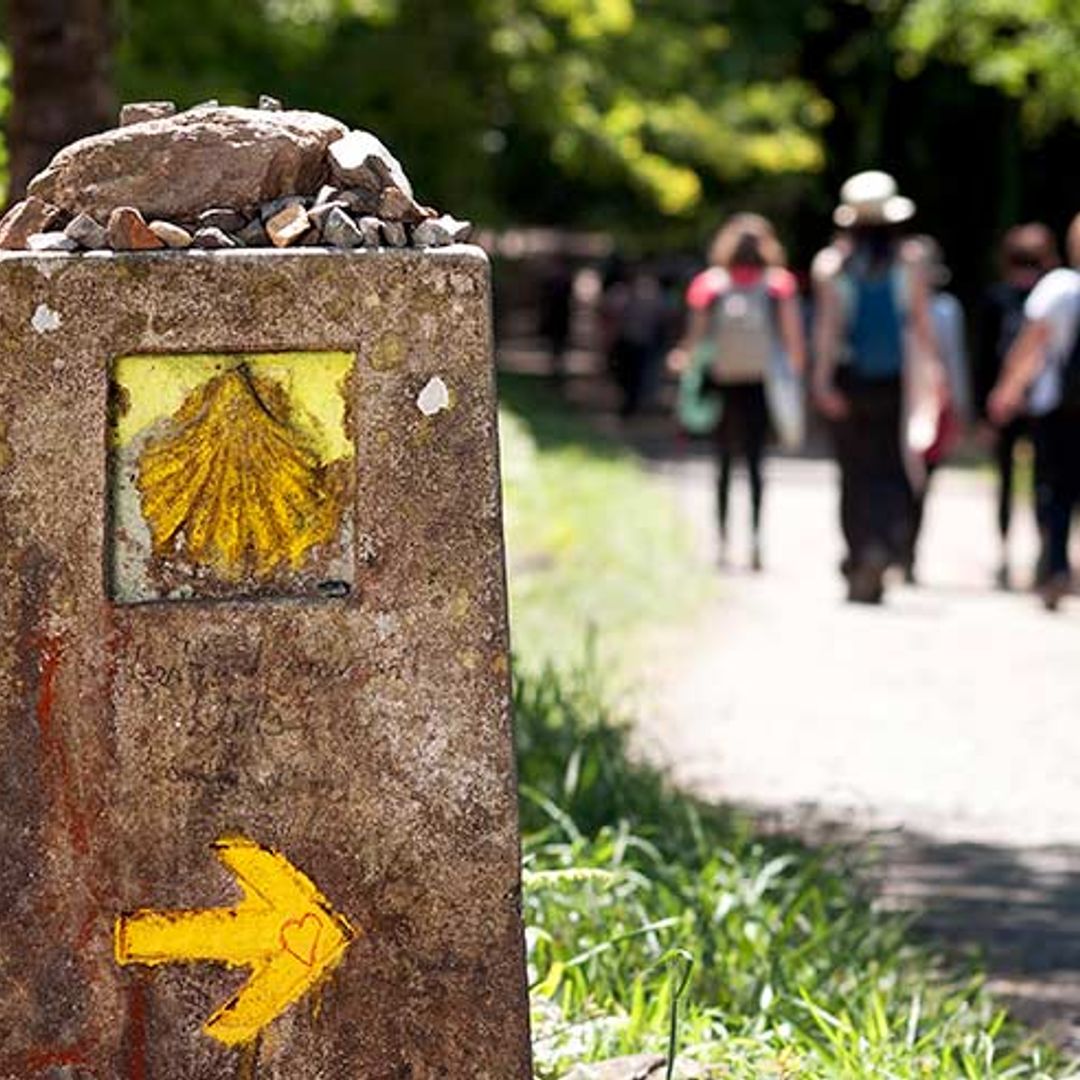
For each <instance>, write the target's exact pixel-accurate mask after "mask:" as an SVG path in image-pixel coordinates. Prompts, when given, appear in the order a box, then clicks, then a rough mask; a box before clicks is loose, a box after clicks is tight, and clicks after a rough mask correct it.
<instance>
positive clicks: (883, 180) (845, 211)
mask: <svg viewBox="0 0 1080 1080" xmlns="http://www.w3.org/2000/svg"><path fill="white" fill-rule="evenodd" d="M914 216H915V204H914V203H913V202H912V201H911V200H910V199H908V198H906V197H905V196H903V195H901V194H900V192H899V189H898V188H897V186H896V181H895V180H894V179H893V178H892V177H891V176H890V175H889V174H888V173H885V172H878V171H877V170H872V171H870V172H861V173H856V174H855V175H854V176H853V177H851V179H850V180H848V181H847V182H846V183H845V184H844V186H843V187H842V188H841V189H840V205H839V206H838V207H837V208H836V211H835V212H834V213H833V221H835V222H836V224H837V225H839V226H840V228H842V229H850V228H851V227H852V226H853V225H899V224H900V223H901V222H904V221H909V220H910V219H911V218H913V217H914Z"/></svg>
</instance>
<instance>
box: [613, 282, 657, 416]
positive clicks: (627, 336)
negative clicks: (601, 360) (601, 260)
mask: <svg viewBox="0 0 1080 1080" xmlns="http://www.w3.org/2000/svg"><path fill="white" fill-rule="evenodd" d="M603 306H604V324H605V326H606V332H607V336H608V364H609V367H610V371H611V374H612V376H613V377H614V379H615V382H616V384H617V386H618V387H619V393H620V403H619V415H620V416H621V417H623V418H624V419H626V418H628V417H631V416H635V415H637V414H638V413H639V412H640V411H641V409H642V408H643V406H644V405H645V404H646V403H647V400H648V397H649V394H650V392H651V390H652V389H653V388H654V387H655V385H656V381H657V378H658V375H659V369H660V367H661V364H662V359H663V351H664V347H665V345H666V344H667V333H668V306H667V300H666V298H665V295H664V290H663V287H662V286H661V283H660V279H659V278H658V277H657V275H656V274H655V273H653V271H652V270H651V269H650V268H649V267H648V266H645V265H641V264H639V265H635V266H632V267H630V268H629V269H628V270H626V269H624V270H621V271H620V273H619V275H618V276H617V277H616V278H615V279H614V280H612V281H611V283H610V284H609V287H608V289H607V290H606V292H605V294H604V301H603Z"/></svg>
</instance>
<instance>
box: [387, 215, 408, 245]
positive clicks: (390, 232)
mask: <svg viewBox="0 0 1080 1080" xmlns="http://www.w3.org/2000/svg"><path fill="white" fill-rule="evenodd" d="M382 234H383V239H384V240H385V241H386V246H387V247H392V248H403V247H408V246H409V234H408V233H407V232H406V231H405V226H404V225H402V223H401V222H400V221H384V222H382Z"/></svg>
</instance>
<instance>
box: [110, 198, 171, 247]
mask: <svg viewBox="0 0 1080 1080" xmlns="http://www.w3.org/2000/svg"><path fill="white" fill-rule="evenodd" d="M106 234H107V237H108V241H109V247H111V248H112V249H113V251H153V250H155V249H156V248H162V247H164V246H165V242H164V241H163V240H161V239H159V238H158V237H157V236H155V235H154V233H153V232H151V231H150V228H149V226H148V225H147V224H146V220H145V218H143V216H142V214H140V213H139V211H138V210H136V209H135V208H134V207H133V206H118V207H117V208H116V209H115V210H114V211H113V212H112V213H111V214H110V215H109V224H108V226H107V227H106Z"/></svg>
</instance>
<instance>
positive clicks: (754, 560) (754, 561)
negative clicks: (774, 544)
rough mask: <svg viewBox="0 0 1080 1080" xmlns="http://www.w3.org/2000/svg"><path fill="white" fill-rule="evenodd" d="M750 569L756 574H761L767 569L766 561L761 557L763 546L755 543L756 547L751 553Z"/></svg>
mask: <svg viewBox="0 0 1080 1080" xmlns="http://www.w3.org/2000/svg"><path fill="white" fill-rule="evenodd" d="M750 569H751V570H753V571H754V573H755V574H760V573H761V571H762V570H764V569H765V560H764V559H763V558H762V557H761V545H760V544H759V543H757V541H755V542H754V547H753V549H752V550H751V552H750Z"/></svg>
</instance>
